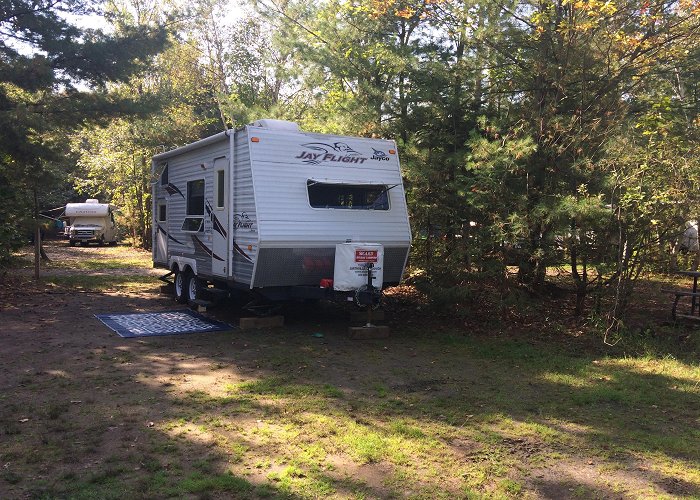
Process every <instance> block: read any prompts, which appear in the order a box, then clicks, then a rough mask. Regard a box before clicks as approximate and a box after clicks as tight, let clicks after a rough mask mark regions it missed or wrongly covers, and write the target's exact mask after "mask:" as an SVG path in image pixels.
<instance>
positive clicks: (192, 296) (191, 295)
mask: <svg viewBox="0 0 700 500" xmlns="http://www.w3.org/2000/svg"><path fill="white" fill-rule="evenodd" d="M201 287H202V285H201V283H200V281H199V278H197V275H196V274H194V273H188V274H187V288H186V290H185V293H186V295H187V301H188V302H192V301H193V300H197V299H198V298H199V296H200V295H201V292H200V290H201Z"/></svg>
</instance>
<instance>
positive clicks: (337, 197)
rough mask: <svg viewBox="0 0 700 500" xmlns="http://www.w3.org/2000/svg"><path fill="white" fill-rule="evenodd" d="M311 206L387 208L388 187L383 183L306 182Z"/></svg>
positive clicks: (366, 208)
mask: <svg viewBox="0 0 700 500" xmlns="http://www.w3.org/2000/svg"><path fill="white" fill-rule="evenodd" d="M306 187H307V189H308V192H309V203H310V204H311V207H312V208H334V209H354V210H389V196H388V190H389V189H388V188H387V186H383V185H376V184H372V185H368V184H330V183H324V182H316V181H312V180H309V181H307V182H306Z"/></svg>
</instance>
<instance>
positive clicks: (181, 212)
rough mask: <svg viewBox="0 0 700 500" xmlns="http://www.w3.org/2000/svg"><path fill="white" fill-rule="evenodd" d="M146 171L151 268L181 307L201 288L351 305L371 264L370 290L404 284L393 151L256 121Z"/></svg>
mask: <svg viewBox="0 0 700 500" xmlns="http://www.w3.org/2000/svg"><path fill="white" fill-rule="evenodd" d="M152 167H153V173H154V177H153V181H154V184H153V216H154V219H153V262H154V266H156V267H162V268H166V269H168V270H169V271H171V272H173V273H174V274H175V296H176V298H177V299H178V301H180V302H187V301H193V300H196V299H198V298H200V297H201V294H202V292H203V291H204V289H205V288H206V289H207V290H211V289H212V288H217V289H224V290H230V289H236V288H237V289H246V290H249V291H252V292H254V293H256V294H258V295H262V296H263V297H265V298H266V299H271V300H282V299H288V298H324V297H328V296H329V295H337V294H338V293H339V292H344V293H345V294H346V295H350V294H351V293H352V292H353V290H355V289H357V288H358V286H354V285H352V281H353V279H355V281H357V279H360V281H363V280H364V278H361V277H362V276H365V277H367V267H368V266H367V264H369V263H372V264H373V266H374V269H373V271H372V275H371V276H372V280H373V281H372V283H367V285H368V287H369V288H371V289H374V288H376V289H381V288H383V287H385V286H388V285H392V284H397V283H398V282H399V281H400V280H401V277H402V274H403V271H404V267H405V265H406V261H407V259H408V253H409V248H410V244H411V231H410V227H409V221H408V213H407V208H406V199H405V194H404V189H403V183H402V179H401V172H400V167H399V159H398V156H397V149H396V144H395V143H394V142H393V141H389V140H380V139H368V138H359V137H342V136H335V135H322V134H311V133H305V132H302V131H300V130H299V127H298V125H297V124H295V123H291V122H284V121H278V120H260V121H257V122H255V123H253V124H250V125H247V126H245V127H243V128H240V129H238V130H235V131H233V130H228V131H225V132H221V133H219V134H216V135H214V136H211V137H207V138H205V139H202V140H200V141H198V142H195V143H192V144H189V145H186V146H183V147H180V148H178V149H175V150H172V151H169V152H165V153H162V154H159V155H156V156H155V157H154V158H153V165H152ZM337 249H339V251H338V254H342V255H343V256H344V257H343V258H342V259H341V258H336V255H337V252H336V250H337ZM348 255H350V257H349V258H348V257H347V256H348ZM382 257H383V262H382ZM210 285H212V286H211V287H210ZM369 285H372V286H369Z"/></svg>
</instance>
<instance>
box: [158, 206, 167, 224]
mask: <svg viewBox="0 0 700 500" xmlns="http://www.w3.org/2000/svg"><path fill="white" fill-rule="evenodd" d="M167 216H168V212H167V208H166V205H165V203H161V204H159V205H158V222H165V221H167V220H168V217H167Z"/></svg>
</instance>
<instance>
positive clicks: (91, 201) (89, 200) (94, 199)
mask: <svg viewBox="0 0 700 500" xmlns="http://www.w3.org/2000/svg"><path fill="white" fill-rule="evenodd" d="M85 203H99V201H97V199H96V198H88V199H87V200H85Z"/></svg>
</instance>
